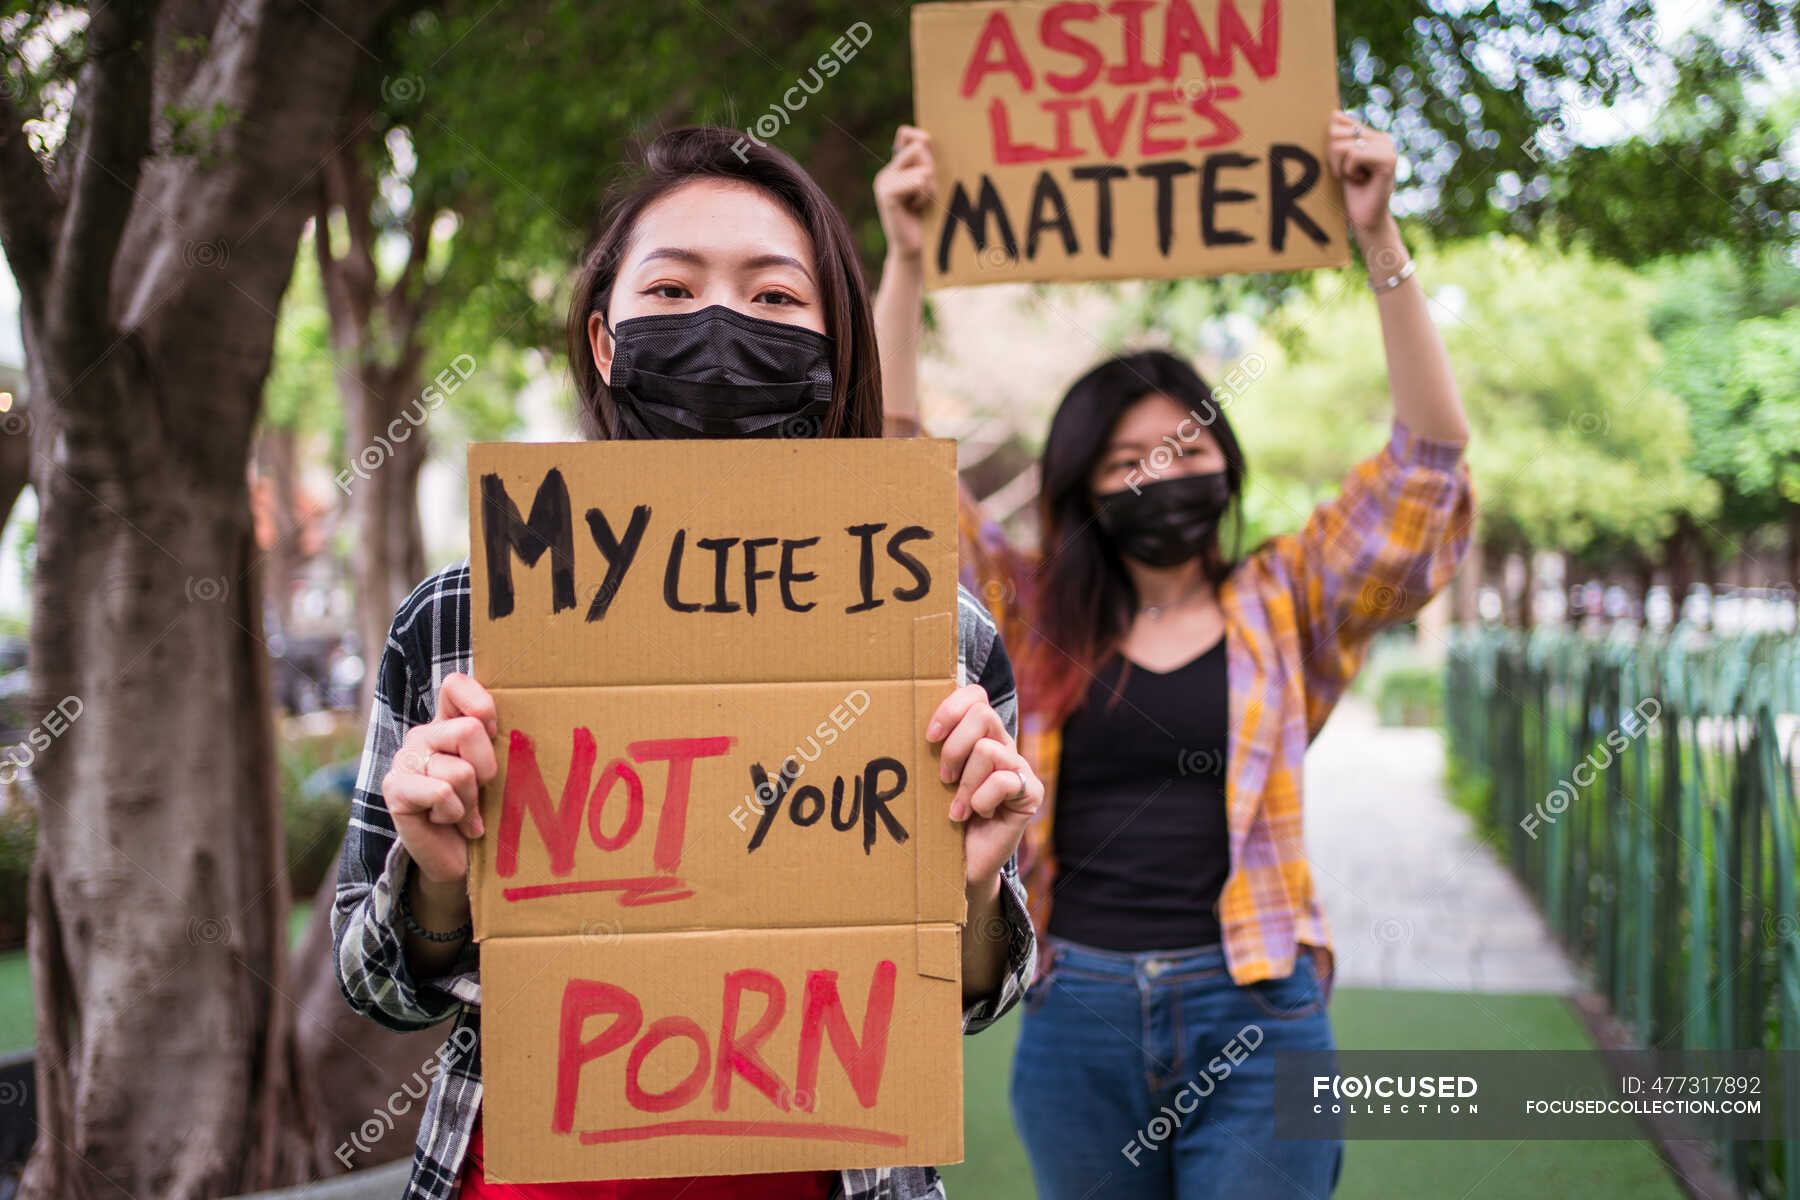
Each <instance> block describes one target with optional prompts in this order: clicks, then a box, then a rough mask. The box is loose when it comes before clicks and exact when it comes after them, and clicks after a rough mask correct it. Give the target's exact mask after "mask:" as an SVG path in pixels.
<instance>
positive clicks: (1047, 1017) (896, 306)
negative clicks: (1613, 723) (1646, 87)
mask: <svg viewBox="0 0 1800 1200" xmlns="http://www.w3.org/2000/svg"><path fill="white" fill-rule="evenodd" d="M1329 160H1330V169H1331V171H1332V172H1333V174H1334V175H1335V176H1336V177H1337V178H1338V179H1339V180H1341V181H1342V183H1343V186H1344V200H1345V206H1346V210H1347V216H1348V218H1349V223H1350V227H1351V230H1352V232H1353V233H1354V235H1355V237H1356V240H1357V242H1358V243H1359V245H1360V247H1361V249H1362V254H1363V258H1364V260H1365V262H1366V263H1367V264H1368V267H1369V270H1370V276H1371V278H1370V280H1369V286H1370V288H1371V289H1372V290H1373V291H1374V294H1375V298H1374V303H1375V305H1376V307H1377V309H1378V311H1379V313H1380V319H1381V330H1382V338H1383V342H1384V344H1385V346H1386V350H1387V357H1388V375H1389V386H1390V389H1391V391H1392V394H1393V401H1394V413H1393V421H1392V426H1391V429H1390V430H1389V433H1388V437H1387V440H1386V444H1385V445H1384V446H1383V447H1382V448H1381V449H1380V450H1379V451H1378V452H1377V453H1375V454H1374V455H1373V456H1371V457H1369V458H1368V459H1366V460H1365V461H1363V462H1362V463H1360V464H1358V465H1357V466H1356V467H1355V468H1354V469H1353V470H1352V471H1351V472H1350V473H1349V475H1348V477H1347V478H1346V479H1345V480H1344V483H1343V488H1342V491H1341V493H1340V494H1339V495H1338V497H1337V498H1336V499H1334V500H1330V501H1327V502H1325V503H1323V504H1321V505H1319V506H1318V507H1317V508H1316V509H1315V510H1313V512H1312V513H1311V514H1310V516H1308V517H1307V518H1306V520H1305V523H1304V525H1303V527H1302V528H1301V529H1299V530H1298V531H1297V532H1295V533H1291V534H1285V535H1282V536H1279V537H1275V538H1272V539H1270V540H1269V541H1267V542H1265V543H1264V544H1263V545H1261V546H1259V547H1257V548H1256V549H1254V550H1252V551H1251V552H1250V553H1248V554H1246V555H1243V556H1241V557H1240V556H1239V555H1237V554H1236V553H1235V552H1234V550H1233V549H1232V548H1229V546H1228V543H1227V541H1226V540H1225V539H1222V538H1221V536H1220V530H1221V529H1222V528H1223V527H1224V526H1225V523H1226V521H1225V519H1226V517H1227V515H1228V514H1234V513H1240V512H1241V507H1240V502H1241V498H1242V495H1243V490H1244V486H1245V476H1246V466H1245V461H1244V455H1243V452H1242V450H1241V449H1240V447H1239V445H1238V442H1237V439H1236V438H1235V437H1234V436H1233V434H1232V431H1231V426H1230V424H1229V422H1227V421H1226V420H1225V417H1224V414H1223V413H1222V412H1221V411H1220V410H1219V406H1218V404H1217V403H1216V402H1215V400H1214V397H1213V395H1212V393H1211V391H1210V390H1209V389H1208V387H1207V386H1206V384H1205V383H1204V382H1203V381H1202V380H1201V379H1200V377H1199V376H1198V375H1197V374H1196V373H1195V372H1194V370H1193V368H1192V367H1190V366H1189V365H1188V364H1187V363H1185V362H1182V361H1181V360H1179V359H1177V358H1175V357H1174V356H1172V355H1169V354H1166V353H1162V352H1160V351H1151V352H1147V353H1139V354H1131V355H1126V356H1123V357H1119V358H1114V359H1110V360H1108V361H1106V362H1103V363H1101V364H1100V365H1099V366H1097V367H1095V368H1094V369H1093V370H1091V371H1090V372H1088V374H1086V375H1085V376H1083V377H1082V378H1081V379H1079V380H1077V381H1076V382H1075V384H1074V385H1073V386H1072V387H1071V388H1070V389H1069V391H1068V394H1067V395H1066V396H1064V398H1063V400H1062V403H1061V406H1060V407H1059V408H1058V410H1057V413H1056V416H1055V418H1054V420H1053V421H1052V423H1051V427H1050V432H1049V436H1048V438H1047V439H1046V441H1045V445H1044V452H1043V459H1042V463H1041V505H1042V520H1041V528H1042V530H1043V539H1042V540H1043V547H1044V550H1043V552H1042V553H1041V555H1039V556H1027V555H1025V554H1023V553H1021V552H1020V551H1017V550H1015V549H1013V548H1011V547H1009V546H1007V545H1005V542H1004V538H1003V537H1002V536H1001V535H1000V533H999V531H998V530H997V529H996V528H995V527H994V526H993V525H992V524H991V523H983V522H982V521H981V520H980V517H979V514H978V513H975V512H974V511H973V506H972V504H968V503H965V512H966V517H965V549H964V568H965V573H969V574H973V573H976V572H980V573H983V574H984V576H985V577H983V578H978V579H976V580H974V581H973V582H974V583H976V584H977V585H982V586H985V587H986V588H988V589H990V590H991V592H992V594H994V595H997V596H1003V597H1005V598H1006V601H1007V607H1006V612H1005V615H1004V618H1003V627H1004V629H1005V630H1006V632H1007V633H1008V635H1009V638H1010V641H1011V644H1012V646H1013V651H1014V653H1015V654H1016V655H1018V657H1019V660H1020V696H1021V705H1022V711H1023V717H1022V723H1023V726H1024V729H1025V734H1024V736H1023V737H1022V739H1021V746H1022V748H1023V749H1024V750H1025V753H1026V757H1027V758H1028V759H1030V760H1031V762H1032V765H1033V766H1034V767H1036V768H1037V769H1038V771H1039V773H1040V774H1041V775H1042V777H1043V778H1044V780H1045V781H1046V789H1047V797H1048V795H1050V794H1054V796H1055V819H1054V821H1052V820H1051V803H1050V800H1049V799H1048V798H1047V799H1046V801H1045V804H1044V807H1043V808H1042V810H1041V811H1040V814H1039V818H1038V819H1037V820H1036V821H1035V822H1034V823H1033V825H1032V827H1031V829H1030V830H1029V831H1028V832H1027V835H1026V847H1025V850H1024V852H1023V853H1022V859H1023V861H1024V862H1025V863H1026V866H1025V874H1026V883H1027V887H1028V890H1029V893H1030V902H1031V906H1032V912H1033V918H1034V921H1035V922H1036V923H1037V926H1038V929H1039V932H1040V934H1041V935H1043V937H1044V938H1045V953H1044V956H1043V958H1042V959H1041V960H1040V962H1041V966H1040V971H1039V975H1038V977H1037V979H1036V980H1035V982H1034V983H1033V985H1032V986H1031V988H1030V989H1029V990H1028V991H1027V994H1026V999H1025V1004H1024V1008H1025V1019H1024V1026H1023V1029H1022V1031H1021V1034H1020V1041H1019V1048H1018V1054H1017V1058H1016V1060H1015V1063H1014V1071H1013V1087H1012V1103H1013V1114H1014V1118H1015V1120H1016V1122H1017V1124H1018V1127H1019V1131H1020V1134H1021V1136H1022V1138H1023V1140H1024V1142H1025V1146H1026V1149H1027V1151H1028V1152H1029V1154H1030V1157H1031V1163H1032V1170H1033V1172H1034V1174H1035V1175H1036V1178H1037V1184H1038V1191H1039V1195H1040V1196H1042V1197H1044V1198H1045V1200H1063V1198H1065V1197H1067V1198H1070V1200H1073V1198H1075V1197H1085V1198H1092V1200H1103V1198H1106V1197H1128V1198H1137V1197H1144V1198H1146V1200H1149V1198H1165V1197H1179V1198H1181V1200H1194V1198H1195V1197H1206V1196H1255V1197H1257V1198H1258V1200H1264V1198H1268V1197H1323V1196H1327V1195H1329V1194H1330V1192H1331V1190H1332V1188H1333V1187H1334V1186H1335V1183H1336V1180H1337V1176H1338V1171H1339V1166H1340V1163H1341V1157H1342V1146H1341V1143H1340V1142H1337V1141H1331V1140H1314V1141H1301V1140H1287V1139H1282V1138H1278V1137H1277V1136H1276V1122H1275V1116H1276V1100H1277V1097H1276V1091H1275V1075H1274V1056H1273V1055H1272V1053H1271V1051H1282V1050H1328V1049H1330V1048H1331V1047H1332V1044H1333V1043H1332V1035H1331V1026H1330V1022H1329V1020H1328V1018H1327V1016H1326V1011H1325V1004H1326V1000H1327V998H1328V996H1329V994H1330V988H1331V975H1332V951H1331V943H1330V937H1329V934H1328V932H1327V929H1326V924H1325V917H1324V913H1323V911H1322V910H1321V908H1320V906H1319V903H1318V899H1317V896H1316V893H1315V890H1314V886H1313V881H1312V876H1311V873H1310V871H1309V869H1308V866H1307V862H1306V857H1305V847H1304V843H1303V840H1302V816H1303V811H1304V809H1303V800H1304V788H1303V781H1302V774H1301V760H1302V757H1303V756H1304V754H1305V751H1306V747H1307V744H1308V743H1309V742H1310V741H1311V740H1312V738H1313V737H1314V736H1315V735H1316V734H1317V733H1318V731H1319V729H1320V727H1321V726H1322V725H1323V724H1324V722H1325V719H1326V717H1327V716H1328V715H1329V714H1330V712H1331V710H1332V707H1333V706H1334V704H1335V703H1336V702H1337V699H1338V698H1339V697H1340V696H1341V695H1343V693H1344V690H1345V688H1346V687H1347V686H1348V685H1349V683H1350V681H1351V678H1352V677H1353V676H1354V675H1355V673H1356V671H1357V669H1358V667H1359V666H1360V665H1361V664H1362V661H1363V658H1364V655H1365V654H1366V652H1367V649H1368V646H1369V641H1370V638H1371V637H1372V636H1373V635H1374V634H1375V632H1376V631H1377V630H1379V629H1380V628H1382V627H1383V626H1385V625H1389V624H1392V623H1393V622H1396V621H1400V620H1403V619H1405V618H1407V617H1409V616H1411V615H1412V614H1413V613H1415V612H1417V611H1418V609H1419V608H1420V607H1421V606H1423V605H1424V604H1425V602H1426V601H1427V600H1428V599H1430V598H1431V596H1432V595H1433V594H1434V593H1436V592H1437V591H1438V589H1439V588H1441V587H1442V586H1443V585H1444V584H1445V583H1446V582H1447V581H1448V580H1449V578H1450V576H1451V575H1452V574H1453V573H1454V571H1455V570H1456V566H1457V564H1458V562H1459V561H1460V559H1461V557H1462V554H1463V552H1464V550H1465V549H1466V547H1467V545H1468V540H1469V523H1470V519H1471V515H1472V512H1473V503H1474V500H1473V494H1472V491H1471V488H1470V483H1469V474H1468V468H1467V466H1466V464H1465V463H1464V461H1463V456H1462V449H1463V445H1464V444H1465V442H1466V441H1467V439H1468V436H1469V431H1468V424H1467V422H1466V420H1465V418H1464V415H1463V411H1462V402H1461V400H1460V398H1459V396H1458V393H1457V388H1456V382H1455V379H1454V378H1453V376H1452V374H1451V370H1450V363H1449V360H1448V358H1447V356H1446V353H1445V350H1444V345H1443V342H1442V340H1441V339H1440V338H1439V337H1438V334H1437V330H1436V329H1435V327H1434V326H1433V324H1432V321H1431V317H1430V314H1429V312H1428V311H1427V303H1426V298H1425V294H1424V292H1423V291H1422V290H1421V288H1420V285H1419V283H1418V282H1417V280H1416V279H1415V278H1414V268H1413V263H1412V260H1411V259H1410V258H1409V257H1407V254H1406V248H1405V245H1404V243H1403V242H1402V240H1401V237H1400V232H1399V229H1398V228H1397V226H1396V225H1395V222H1394V219H1393V216H1392V215H1391V213H1390V212H1389V208H1388V201H1389V197H1390V196H1391V194H1392V191H1393V184H1394V170H1395V162H1396V160H1395V151H1394V145H1393V143H1392V141H1391V140H1390V139H1389V138H1387V137H1386V136H1384V135H1382V134H1379V133H1376V132H1373V131H1371V130H1368V129H1365V128H1364V127H1362V126H1361V125H1359V124H1358V123H1357V122H1356V121H1354V120H1352V119H1351V118H1350V117H1349V116H1348V115H1346V114H1343V113H1338V114H1335V115H1334V116H1333V117H1332V119H1331V127H1330V131H1329ZM932 179H933V171H932V160H931V143H930V138H929V137H928V136H927V135H926V134H925V133H924V132H922V131H920V130H917V129H911V128H904V129H902V130H901V131H900V135H899V138H898V140H897V142H896V152H895V158H894V161H893V162H892V163H891V164H890V165H889V166H888V167H887V168H886V169H885V170H884V171H883V172H882V173H881V175H880V176H879V177H878V178H877V181H876V196H877V201H878V204H879V207H880V211H881V214H882V219H883V224H884V226H885V228H886V230H887V233H888V238H889V242H890V246H889V253H888V260H887V266H886V269H885V270H884V272H883V277H882V282H881V289H880V292H879V294H878V295H877V298H876V313H877V331H878V335H879V336H880V338H881V344H882V352H883V355H884V357H887V358H891V357H893V356H896V355H902V354H904V355H910V354H911V353H912V347H913V346H914V345H915V343H916V339H917V323H918V312H919V303H920V299H921V295H920V293H921V288H922V281H923V272H922V267H921V263H920V261H919V246H920V223H921V222H920V218H921V214H922V213H923V212H924V211H925V210H926V208H927V206H928V205H929V204H930V203H932V202H933V199H934V195H933V191H934V189H933V184H932ZM885 365H886V364H885V363H884V366H885ZM885 374H886V376H887V379H888V392H887V396H886V402H887V415H888V424H889V428H890V430H891V431H893V432H899V433H904V432H908V431H911V430H916V429H917V426H918V405H917V397H916V394H915V389H914V388H913V386H912V383H911V380H912V378H913V374H912V368H911V364H910V363H909V364H907V365H906V366H905V367H899V366H896V367H895V369H893V370H891V371H887V372H885ZM897 385H898V386H897ZM1233 540H1235V539H1233ZM1292 1099H1293V1100H1294V1102H1295V1104H1296V1105H1297V1104H1298V1103H1300V1098H1298V1097H1295V1098H1292ZM1285 1102H1286V1098H1284V1103H1285ZM1308 1103H1309V1102H1308Z"/></svg>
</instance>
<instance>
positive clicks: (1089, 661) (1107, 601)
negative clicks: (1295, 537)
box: [1030, 350, 1247, 723]
mask: <svg viewBox="0 0 1800 1200" xmlns="http://www.w3.org/2000/svg"><path fill="white" fill-rule="evenodd" d="M1154 392H1160V393H1162V394H1163V395H1165V396H1167V397H1169V398H1170V399H1171V400H1173V401H1175V403H1177V404H1179V405H1181V406H1182V407H1183V408H1186V409H1187V410H1189V412H1190V413H1192V414H1193V416H1194V419H1195V420H1196V421H1197V422H1198V423H1200V424H1202V425H1204V426H1205V427H1206V428H1207V430H1208V431H1210V432H1211V434H1212V436H1213V440H1214V441H1216V442H1217V443H1218V445H1219V449H1220V451H1222V452H1223V453H1224V456H1225V481H1226V485H1227V487H1228V488H1229V490H1230V492H1231V508H1230V510H1229V517H1228V519H1229V521H1230V522H1231V548H1230V550H1229V551H1227V550H1225V549H1223V548H1222V547H1221V546H1220V544H1219V535H1218V531H1217V530H1216V529H1215V530H1214V532H1213V535H1212V537H1211V539H1210V540H1209V541H1208V542H1207V544H1206V545H1205V546H1204V547H1202V549H1201V558H1200V562H1201V569H1202V570H1203V571H1204V572H1205V573H1206V576H1207V578H1208V579H1210V580H1211V581H1212V583H1213V585H1214V586H1215V587H1216V586H1217V585H1219V584H1220V583H1223V582H1224V581H1225V578H1226V577H1227V576H1228V575H1230V574H1231V572H1232V569H1233V568H1234V567H1235V566H1236V565H1237V558H1238V554H1239V550H1240V545H1241V542H1242V540H1243V505H1242V503H1241V502H1240V501H1241V497H1242V494H1243V489H1244V475H1245V472H1246V469H1247V468H1246V464H1245V462H1244V452H1243V450H1242V449H1241V448H1240V447H1239V446H1238V440H1237V435H1236V434H1234V433H1233V432H1232V431H1231V423H1230V422H1229V421H1227V420H1226V419H1225V414H1224V412H1223V411H1222V410H1221V408H1220V407H1219V406H1218V404H1217V403H1215V401H1214V400H1213V394H1212V389H1211V388H1209V387H1207V386H1206V382H1205V381H1204V380H1202V379H1201V378H1200V375H1199V373H1198V372H1197V371H1195V370H1194V368H1193V367H1191V366H1189V365H1188V364H1187V363H1185V362H1183V361H1182V360H1181V359H1179V358H1176V357H1175V356H1174V355H1173V354H1169V353H1166V352H1165V351H1162V350H1146V351H1142V352H1140V353H1137V354H1128V355H1124V356H1122V357H1119V358H1112V359H1108V360H1107V361H1106V362H1103V363H1101V364H1100V365H1099V366H1097V367H1095V368H1094V369H1093V370H1091V371H1089V372H1088V373H1087V374H1086V375H1083V376H1082V377H1081V378H1080V379H1078V380H1076V381H1075V384H1074V386H1072V387H1070V388H1069V391H1068V394H1067V395H1065V396H1064V397H1063V399H1062V403H1061V405H1059V406H1058V407H1057V410H1056V416H1055V418H1054V419H1053V420H1052V421H1051V422H1050V436H1049V437H1048V438H1047V439H1046V440H1045V442H1044V455H1043V459H1042V462H1041V464H1040V468H1039V471H1040V481H1041V482H1040V488H1041V490H1040V494H1039V504H1040V505H1041V514H1042V515H1041V521H1040V527H1041V528H1042V530H1043V547H1044V551H1043V557H1042V560H1041V562H1040V564H1039V566H1038V576H1037V583H1038V587H1037V605H1036V607H1037V620H1038V627H1039V629H1040V631H1041V636H1040V637H1038V638H1036V639H1034V641H1035V642H1036V646H1035V647H1034V659H1035V661H1033V662H1032V663H1031V664H1030V669H1031V675H1032V680H1031V682H1032V686H1033V687H1034V688H1036V689H1042V690H1041V691H1040V693H1039V697H1040V701H1039V702H1041V703H1042V704H1043V705H1044V706H1045V707H1046V708H1047V709H1048V710H1049V711H1050V712H1051V713H1052V714H1053V717H1054V720H1055V721H1056V722H1057V723H1060V722H1061V720H1062V719H1063V718H1064V717H1066V716H1068V714H1069V713H1070V712H1072V711H1073V710H1074V709H1075V707H1076V706H1077V705H1078V704H1079V702H1080V700H1081V696H1082V694H1083V692H1084V691H1085V685H1086V683H1087V680H1088V678H1089V677H1090V675H1091V674H1092V673H1093V672H1094V671H1096V670H1097V669H1098V668H1099V667H1100V666H1101V664H1103V663H1104V662H1105V661H1106V660H1107V658H1109V657H1110V656H1111V655H1112V654H1113V652H1114V651H1115V650H1117V649H1118V645H1119V642H1120V640H1121V639H1122V638H1123V637H1124V636H1125V631H1126V630H1127V629H1128V628H1130V625H1131V620H1132V616H1133V614H1134V613H1135V612H1136V610H1137V593H1136V588H1135V587H1134V586H1133V585H1132V582H1131V575H1130V574H1129V573H1128V572H1127V571H1126V570H1125V564H1124V561H1123V560H1122V559H1121V558H1120V557H1119V554H1118V552H1117V551H1116V550H1114V549H1113V547H1112V544H1111V543H1110V542H1109V541H1108V540H1107V539H1106V537H1105V536H1104V535H1103V534H1102V533H1101V531H1100V526H1099V524H1098V523H1097V522H1096V521H1095V520H1094V505H1093V501H1092V500H1091V499H1090V497H1089V481H1090V480H1091V479H1092V478H1093V474H1094V469H1095V468H1096V467H1097V466H1098V465H1099V463H1100V460H1101V458H1102V457H1103V456H1104V455H1105V453H1106V446H1107V442H1108V441H1109V440H1110V439H1111V437H1112V432H1113V428H1114V426H1116V425H1117V424H1118V422H1119V418H1120V417H1121V416H1123V415H1124V413H1125V410H1126V409H1128V408H1130V407H1131V406H1132V405H1133V404H1136V403H1137V402H1138V401H1139V400H1142V399H1143V398H1144V397H1145V396H1148V395H1150V394H1152V393H1154ZM1145 473H1146V474H1147V475H1149V474H1151V472H1150V471H1149V470H1148V469H1146V472H1145ZM1222 524H1223V523H1222Z"/></svg>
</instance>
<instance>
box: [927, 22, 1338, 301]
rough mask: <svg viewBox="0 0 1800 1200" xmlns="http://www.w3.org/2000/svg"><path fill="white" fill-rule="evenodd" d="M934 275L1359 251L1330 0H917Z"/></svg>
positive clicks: (1219, 268)
mask: <svg viewBox="0 0 1800 1200" xmlns="http://www.w3.org/2000/svg"><path fill="white" fill-rule="evenodd" d="M912 38H913V111H914V115H915V119H916V120H917V122H918V123H919V124H920V125H921V126H923V127H924V128H925V129H927V130H928V131H929V132H930V133H931V135H932V138H933V141H934V144H935V148H936V156H937V166H938V179H937V184H938V199H937V203H936V204H935V205H934V206H933V212H932V215H931V220H930V223H929V225H928V228H927V232H926V238H925V260H926V276H927V282H928V283H929V284H930V285H931V286H934V287H936V286H943V285H950V284H977V283H1002V282H1007V281H1011V280H1079V279H1130V278H1154V277H1172V276H1183V275H1218V274H1226V273H1231V272H1244V271H1272V270H1291V269H1295V268H1301V267H1324V266H1342V265H1344V264H1345V263H1347V262H1348V261H1349V243H1348V240H1347V236H1346V227H1345V221H1344V216H1343V207H1344V206H1343V194H1342V189H1341V188H1340V187H1339V186H1338V184H1337V183H1336V182H1335V181H1334V180H1333V179H1332V177H1331V172H1330V170H1329V168H1328V167H1327V165H1326V161H1325V146H1326V128H1327V124H1328V122H1329V121H1330V118H1331V114H1332V112H1333V111H1334V110H1335V109H1336V107H1337V55H1336V49H1335V44H1334V39H1335V34H1334V30H1333V15H1332V4H1331V0H1113V2H1112V3H1106V4H1101V3H1030V2H1023V0H1001V2H983V3H973V4H965V3H943V4H935V3H934V4H918V5H915V6H914V7H913V22H912Z"/></svg>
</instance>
